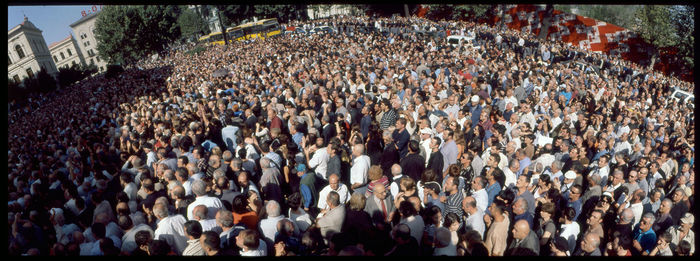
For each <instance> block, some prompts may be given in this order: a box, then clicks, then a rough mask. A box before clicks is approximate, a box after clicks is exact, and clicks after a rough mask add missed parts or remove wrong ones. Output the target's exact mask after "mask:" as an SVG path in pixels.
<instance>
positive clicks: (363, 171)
mask: <svg viewBox="0 0 700 261" xmlns="http://www.w3.org/2000/svg"><path fill="white" fill-rule="evenodd" d="M369 164H370V162H369V156H367V155H360V156H359V157H356V158H355V159H353V160H352V167H351V168H350V184H356V183H360V184H362V185H364V184H365V183H367V172H368V171H369Z"/></svg>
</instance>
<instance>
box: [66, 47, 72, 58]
mask: <svg viewBox="0 0 700 261" xmlns="http://www.w3.org/2000/svg"><path fill="white" fill-rule="evenodd" d="M66 52H68V56H72V55H73V53H72V52H71V51H70V48H68V49H66Z"/></svg>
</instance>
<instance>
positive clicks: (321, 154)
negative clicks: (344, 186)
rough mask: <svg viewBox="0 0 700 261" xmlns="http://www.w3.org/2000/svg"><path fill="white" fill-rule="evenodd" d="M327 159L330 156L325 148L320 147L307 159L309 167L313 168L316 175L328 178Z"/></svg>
mask: <svg viewBox="0 0 700 261" xmlns="http://www.w3.org/2000/svg"><path fill="white" fill-rule="evenodd" d="M328 160H330V156H329V155H328V151H327V150H326V148H320V149H318V150H316V152H314V155H313V156H311V159H310V160H309V168H312V169H313V168H315V169H314V172H316V175H317V176H321V178H323V179H325V180H328V179H327V178H326V171H327V170H328Z"/></svg>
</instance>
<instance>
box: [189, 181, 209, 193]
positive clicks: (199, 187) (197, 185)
mask: <svg viewBox="0 0 700 261" xmlns="http://www.w3.org/2000/svg"><path fill="white" fill-rule="evenodd" d="M192 193H194V194H195V195H196V196H197V197H199V196H204V195H206V194H207V185H206V183H204V181H203V180H201V179H197V180H194V181H192Z"/></svg>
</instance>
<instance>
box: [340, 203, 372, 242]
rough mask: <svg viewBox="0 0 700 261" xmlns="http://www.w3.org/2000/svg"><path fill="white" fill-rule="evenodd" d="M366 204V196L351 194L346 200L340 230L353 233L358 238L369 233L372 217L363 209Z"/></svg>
mask: <svg viewBox="0 0 700 261" xmlns="http://www.w3.org/2000/svg"><path fill="white" fill-rule="evenodd" d="M366 204H367V198H366V197H365V196H364V195H363V194H360V193H353V194H352V196H351V197H350V201H348V205H347V207H348V208H347V210H346V212H345V221H343V227H342V228H341V230H340V231H341V232H343V233H351V234H354V235H355V236H356V237H357V238H358V239H359V238H363V237H366V236H368V235H369V232H370V230H371V229H372V228H373V225H372V218H371V217H370V216H369V214H368V213H367V212H365V211H364V208H365V205H366Z"/></svg>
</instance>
